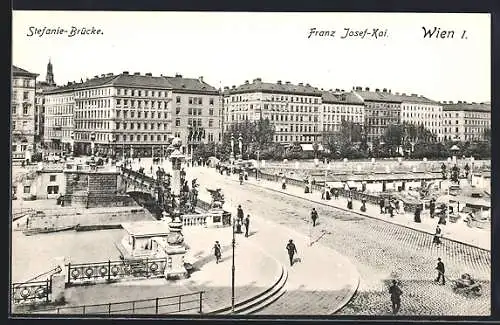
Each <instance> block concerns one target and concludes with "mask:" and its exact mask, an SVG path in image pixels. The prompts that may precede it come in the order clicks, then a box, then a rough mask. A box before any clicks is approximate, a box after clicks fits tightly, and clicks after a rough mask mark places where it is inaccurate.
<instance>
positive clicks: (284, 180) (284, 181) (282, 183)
mask: <svg viewBox="0 0 500 325" xmlns="http://www.w3.org/2000/svg"><path fill="white" fill-rule="evenodd" d="M281 189H283V190H286V177H285V176H283V179H282V180H281Z"/></svg>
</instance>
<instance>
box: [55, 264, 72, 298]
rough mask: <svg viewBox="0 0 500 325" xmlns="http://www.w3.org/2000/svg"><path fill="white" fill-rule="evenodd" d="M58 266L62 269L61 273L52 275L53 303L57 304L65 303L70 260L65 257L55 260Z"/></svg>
mask: <svg viewBox="0 0 500 325" xmlns="http://www.w3.org/2000/svg"><path fill="white" fill-rule="evenodd" d="M55 261H56V264H57V266H59V267H60V268H61V272H59V273H56V274H53V275H52V288H51V290H52V301H53V302H55V303H64V301H65V300H66V297H65V288H66V280H67V276H68V263H69V260H68V259H66V258H64V257H57V258H56V259H55Z"/></svg>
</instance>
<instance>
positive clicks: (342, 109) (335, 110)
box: [323, 106, 364, 114]
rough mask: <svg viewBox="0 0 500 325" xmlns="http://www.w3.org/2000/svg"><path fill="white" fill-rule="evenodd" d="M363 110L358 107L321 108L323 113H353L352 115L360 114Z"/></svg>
mask: <svg viewBox="0 0 500 325" xmlns="http://www.w3.org/2000/svg"><path fill="white" fill-rule="evenodd" d="M363 111H364V110H363V109H362V108H361V107H359V106H356V107H353V106H347V107H346V106H334V107H331V106H323V112H325V113H326V112H328V113H354V114H360V113H361V114H362V113H363Z"/></svg>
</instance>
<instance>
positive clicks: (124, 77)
mask: <svg viewBox="0 0 500 325" xmlns="http://www.w3.org/2000/svg"><path fill="white" fill-rule="evenodd" d="M101 86H118V87H143V88H156V89H172V90H174V91H175V90H177V91H186V92H187V91H192V92H202V93H203V92H207V93H213V94H218V90H217V89H216V88H215V87H212V86H211V85H209V84H207V83H206V82H204V81H203V77H199V78H198V79H195V78H183V77H182V75H176V76H175V77H168V76H163V75H161V76H153V75H152V74H151V73H146V74H140V73H138V72H136V73H134V74H130V73H129V72H128V71H124V72H122V73H121V74H117V75H115V74H113V73H108V74H102V75H101V76H94V78H91V79H86V80H85V81H83V79H82V80H80V82H68V83H67V84H66V85H63V86H61V87H57V88H55V89H52V90H49V91H47V93H59V92H65V91H72V90H78V89H88V88H95V87H101Z"/></svg>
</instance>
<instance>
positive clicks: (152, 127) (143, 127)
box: [116, 122, 168, 130]
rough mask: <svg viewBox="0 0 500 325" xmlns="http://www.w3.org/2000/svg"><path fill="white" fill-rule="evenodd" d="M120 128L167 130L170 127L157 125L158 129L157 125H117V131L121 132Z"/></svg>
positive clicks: (165, 124)
mask: <svg viewBox="0 0 500 325" xmlns="http://www.w3.org/2000/svg"><path fill="white" fill-rule="evenodd" d="M120 128H123V130H127V129H130V130H134V128H135V129H136V130H141V129H142V130H148V129H149V130H160V129H161V130H167V129H168V125H167V123H156V128H155V123H119V122H117V123H116V129H117V130H119V129H120Z"/></svg>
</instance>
